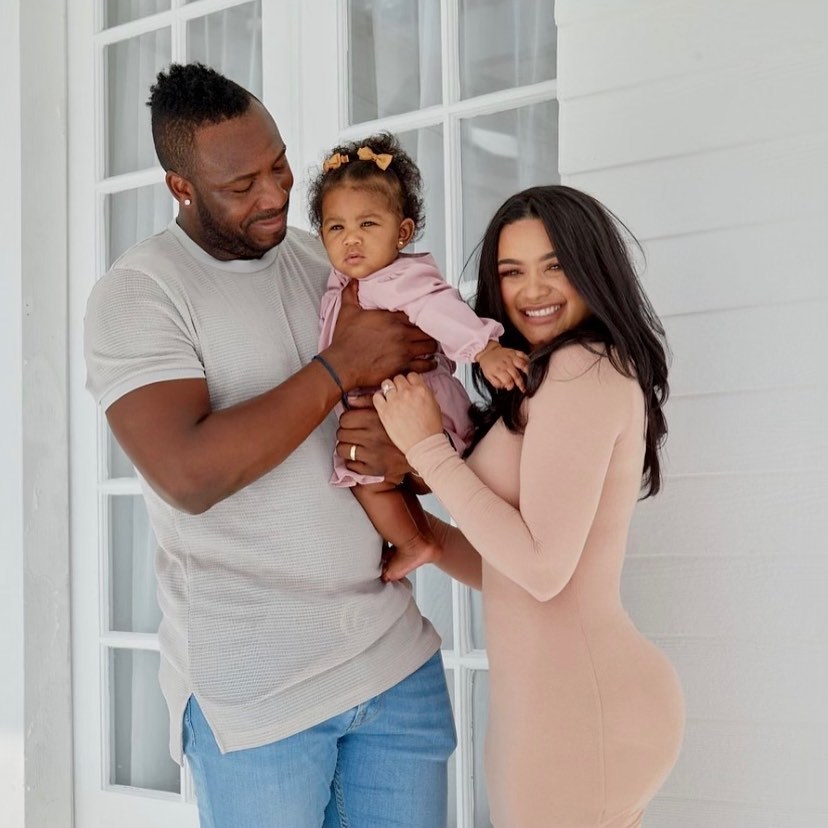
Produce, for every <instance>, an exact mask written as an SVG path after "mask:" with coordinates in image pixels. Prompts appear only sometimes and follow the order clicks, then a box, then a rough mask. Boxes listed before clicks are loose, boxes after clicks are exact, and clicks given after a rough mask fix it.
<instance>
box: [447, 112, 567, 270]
mask: <svg viewBox="0 0 828 828" xmlns="http://www.w3.org/2000/svg"><path fill="white" fill-rule="evenodd" d="M460 153H461V175H462V187H463V189H462V198H463V261H466V260H467V259H468V258H469V256H470V255H471V254H472V253H473V252H474V250H475V248H476V247H477V245H478V243H479V242H480V240H481V238H482V236H483V231H484V230H485V229H486V225H487V224H488V222H489V219H491V217H492V216H493V215H494V212H495V210H496V209H497V208H498V207H499V206H500V205H501V204H502V203H503V201H504V200H505V199H506V198H507V197H508V196H510V195H512V194H513V193H516V192H518V191H519V190H523V189H525V188H526V187H533V186H535V185H538V184H556V183H558V181H559V180H560V175H559V173H558V102H557V101H544V102H543V103H539V104H533V105H532V106H526V107H521V108H519V109H513V110H508V111H506V112H496V113H494V114H493V115H481V116H479V117H477V118H469V119H468V120H464V121H463V122H462V126H461V144H460ZM469 278H471V279H472V280H475V281H476V278H477V277H476V270H475V268H473V267H468V268H466V271H465V272H464V274H463V279H464V281H465V280H466V279H469Z"/></svg>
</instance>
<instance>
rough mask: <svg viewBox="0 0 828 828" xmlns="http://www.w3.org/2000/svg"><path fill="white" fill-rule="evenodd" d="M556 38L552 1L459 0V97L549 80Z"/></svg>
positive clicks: (554, 56) (553, 67)
mask: <svg viewBox="0 0 828 828" xmlns="http://www.w3.org/2000/svg"><path fill="white" fill-rule="evenodd" d="M557 39H558V38H557V32H556V29H555V3H554V2H553V0H527V1H526V2H520V3H503V2H501V0H461V2H460V94H461V96H462V97H463V98H471V97H474V96H475V95H484V94H486V93H488V92H498V91H500V90H502V89H513V88H514V87H516V86H526V85H527V84H531V83H539V82H540V81H545V80H551V79H552V78H554V77H555V64H556V62H557Z"/></svg>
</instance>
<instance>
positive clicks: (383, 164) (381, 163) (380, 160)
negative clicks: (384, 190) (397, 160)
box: [357, 147, 394, 170]
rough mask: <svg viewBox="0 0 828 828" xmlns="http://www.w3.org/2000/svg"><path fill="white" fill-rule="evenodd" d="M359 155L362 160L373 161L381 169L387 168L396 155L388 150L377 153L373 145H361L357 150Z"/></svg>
mask: <svg viewBox="0 0 828 828" xmlns="http://www.w3.org/2000/svg"><path fill="white" fill-rule="evenodd" d="M357 156H358V157H359V159H360V161H373V162H374V163H375V164H376V165H377V166H378V167H379V168H380V169H381V170H387V169H388V166H389V165H390V164H391V162H392V161H393V160H394V156H393V155H389V154H388V153H386V152H383V153H380V154H379V155H377V153H375V152H374V151H373V150H372V149H371V147H360V148H359V149H358V150H357Z"/></svg>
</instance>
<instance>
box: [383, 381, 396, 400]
mask: <svg viewBox="0 0 828 828" xmlns="http://www.w3.org/2000/svg"><path fill="white" fill-rule="evenodd" d="M396 390H397V389H396V388H395V387H394V383H393V382H391V380H389V379H387V380H383V381H382V385H380V391H382V396H383V397H387V396H388V392H389V391H396Z"/></svg>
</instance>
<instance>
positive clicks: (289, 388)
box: [106, 305, 435, 514]
mask: <svg viewBox="0 0 828 828" xmlns="http://www.w3.org/2000/svg"><path fill="white" fill-rule="evenodd" d="M343 309H344V308H343ZM343 316H344V318H342V317H343ZM434 349H435V343H434V341H433V340H432V339H430V338H429V337H427V336H426V335H425V334H423V333H422V332H421V331H419V330H418V329H417V328H415V327H413V326H412V325H411V324H410V323H409V322H408V320H407V319H406V317H405V316H404V315H403V314H390V313H387V312H385V311H360V310H359V309H358V308H356V307H354V306H350V305H349V307H348V308H347V310H346V312H345V313H344V314H341V315H340V324H338V325H337V328H336V331H335V333H334V338H333V342H332V343H331V345H330V347H329V348H327V349H325V351H323V352H322V353H323V356H324V357H325V359H326V361H327V362H328V363H329V364H330V365H331V366H332V367H333V368H334V370H335V371H336V373H337V374H338V376H339V378H340V381H341V382H342V385H343V387H344V388H345V389H346V390H349V389H351V388H355V387H357V386H371V385H379V383H380V382H381V381H382V380H383V379H385V378H386V377H388V376H393V375H394V374H395V373H398V372H399V371H401V370H403V366H406V365H409V366H413V367H414V368H415V370H416V369H417V368H420V369H421V370H422V369H423V368H424V367H426V366H427V365H428V363H427V362H424V361H423V360H422V359H421V358H422V357H425V356H426V355H428V354H430V353H433V351H434ZM339 397H340V389H339V388H338V387H337V385H336V383H335V382H334V380H333V378H332V377H331V376H330V374H329V373H328V371H327V370H326V369H325V368H324V367H323V366H322V365H321V364H320V363H318V362H317V361H314V362H312V363H311V364H310V365H306V366H305V367H304V368H302V369H301V370H299V371H298V372H297V373H295V374H294V375H293V376H291V377H289V378H288V379H287V380H285V381H284V382H283V383H281V384H280V385H279V386H277V387H276V388H273V389H271V390H270V391H267V392H265V393H264V394H261V395H259V396H257V397H254V398H252V399H250V400H246V401H245V402H243V403H239V404H238V405H235V406H233V407H232V408H227V409H222V410H220V411H213V410H212V409H211V407H210V398H209V394H208V389H207V383H206V382H205V381H204V380H202V379H186V380H171V381H167V382H158V383H153V384H151V385H146V386H143V387H141V388H138V389H136V390H134V391H131V392H130V393H128V394H125V395H124V396H123V397H121V398H120V399H119V400H117V401H116V402H114V403H113V404H112V405H111V406H110V407H109V408H108V409H107V412H106V414H107V419H108V421H109V425H110V427H111V429H112V432H113V434H114V435H115V438H116V439H117V440H118V442H119V443H120V445H121V447H122V448H123V449H124V451H125V452H126V454H127V456H128V457H129V458H130V460H132V462H133V463H134V464H135V466H136V468H137V469H138V470H139V471H140V473H141V474H142V475H143V476H144V478H145V479H146V480H147V482H148V483H149V484H150V485H151V486H152V487H153V489H154V490H155V491H156V492H158V494H159V495H160V496H161V497H163V498H164V499H165V500H166V501H167V502H168V503H170V504H171V505H173V506H174V507H175V508H177V509H180V510H182V511H185V512H189V513H191V514H198V513H200V512H204V511H206V510H207V509H209V508H210V507H212V506H214V505H215V504H216V503H218V502H220V501H221V500H224V498H226V497H229V496H230V495H232V494H235V493H236V492H237V491H239V490H240V489H242V488H244V487H245V486H247V485H249V484H250V483H252V482H253V481H254V480H257V479H258V478H259V477H261V476H262V475H264V474H266V473H267V472H269V471H270V470H271V469H273V468H275V467H276V466H278V465H279V464H280V463H281V462H282V461H283V460H284V459H285V458H286V457H288V456H289V455H290V454H291V453H292V452H293V451H294V450H295V449H296V448H297V447H298V446H299V445H300V444H301V443H302V442H303V441H304V440H305V438H306V437H307V436H308V435H309V434H310V433H311V432H312V431H313V430H314V429H315V428H316V427H317V426H318V425H319V424H320V423H321V422H322V420H324V418H325V417H326V416H327V414H328V412H329V411H330V410H331V409H332V408H333V406H334V405H335V404H336V402H337V401H338V400H339Z"/></svg>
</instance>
